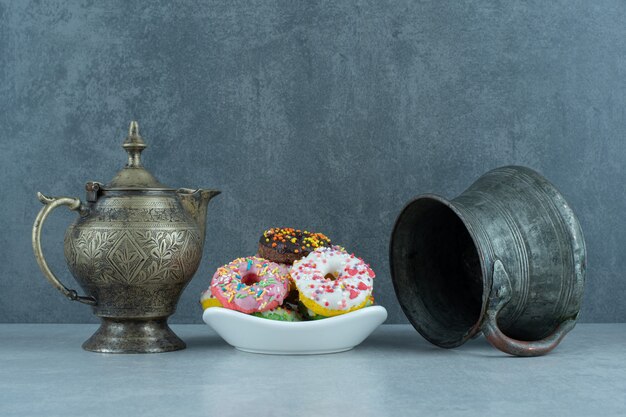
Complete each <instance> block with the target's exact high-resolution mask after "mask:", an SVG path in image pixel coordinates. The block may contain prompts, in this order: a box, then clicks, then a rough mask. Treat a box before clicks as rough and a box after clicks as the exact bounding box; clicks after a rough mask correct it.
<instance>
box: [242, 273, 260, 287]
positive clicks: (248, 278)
mask: <svg viewBox="0 0 626 417" xmlns="http://www.w3.org/2000/svg"><path fill="white" fill-rule="evenodd" d="M259 281H261V277H259V276H258V275H257V274H255V273H254V272H249V273H247V274H246V275H244V276H243V277H241V283H242V284H244V285H254V284H256V283H257V282H259Z"/></svg>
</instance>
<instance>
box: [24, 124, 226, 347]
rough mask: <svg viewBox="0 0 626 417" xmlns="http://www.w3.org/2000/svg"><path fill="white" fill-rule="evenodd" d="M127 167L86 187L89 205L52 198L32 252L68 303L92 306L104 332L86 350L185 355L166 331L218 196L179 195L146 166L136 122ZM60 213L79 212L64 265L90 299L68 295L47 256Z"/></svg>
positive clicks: (209, 193)
mask: <svg viewBox="0 0 626 417" xmlns="http://www.w3.org/2000/svg"><path fill="white" fill-rule="evenodd" d="M123 147H124V149H125V150H126V152H127V153H128V163H127V164H126V167H125V168H123V169H122V170H121V171H119V172H118V173H117V175H116V176H115V178H113V180H112V181H111V182H110V183H108V184H106V185H102V184H100V183H97V182H88V183H87V185H86V189H87V201H86V202H85V203H83V202H81V201H80V200H79V199H78V198H69V197H46V196H44V195H43V194H41V193H38V197H39V200H40V201H41V202H42V203H43V204H44V207H43V208H42V209H41V211H40V212H39V215H38V216H37V218H36V220H35V224H34V226H33V235H32V239H33V250H34V251H35V258H36V259H37V262H38V263H39V266H40V267H41V270H42V271H43V273H44V275H45V277H46V278H47V279H48V281H50V282H51V283H52V285H53V286H54V287H55V288H57V289H58V290H59V291H61V292H62V293H63V294H64V295H65V296H66V297H67V298H69V299H70V300H73V301H79V302H81V303H84V304H89V305H91V306H92V308H93V312H94V314H95V315H96V316H98V317H100V318H101V320H102V324H101V326H100V328H99V329H98V330H97V331H96V333H95V334H94V335H93V336H91V338H89V339H88V340H87V341H86V342H85V343H84V344H83V348H84V349H86V350H90V351H95V352H110V353H148V352H167V351H172V350H178V349H184V348H185V343H184V342H183V341H182V340H181V339H180V338H178V336H176V334H174V332H172V330H171V329H170V328H169V327H168V325H167V317H168V316H170V315H172V314H173V313H174V311H175V309H176V304H177V302H178V299H179V297H180V294H181V293H182V291H183V289H184V288H185V286H186V285H187V283H189V281H190V280H191V278H192V277H193V275H194V273H195V272H196V270H197V268H198V265H199V264H200V259H201V257H202V248H203V246H204V234H205V223H206V213H207V205H208V203H209V201H210V200H211V198H213V197H215V196H216V195H217V194H219V193H220V192H219V191H217V190H201V189H198V190H191V189H186V188H180V189H174V188H169V187H166V186H164V185H163V184H161V183H159V182H158V181H157V180H156V179H155V178H154V177H153V176H152V174H150V173H149V172H148V171H147V170H146V169H145V168H144V167H143V166H142V164H141V152H142V151H143V150H144V149H145V148H146V144H145V143H144V141H143V139H142V138H141V136H140V135H139V130H138V125H137V122H131V124H130V130H129V134H128V137H127V138H126V140H125V141H124V144H123ZM59 206H67V207H69V209H70V210H74V211H76V212H78V215H79V216H78V218H77V219H76V221H75V222H74V223H73V224H72V225H70V226H69V227H68V229H67V231H66V233H65V245H64V251H65V259H66V261H67V264H68V266H69V269H70V271H71V272H72V275H73V276H74V278H75V279H76V281H78V283H79V284H80V286H81V287H82V288H83V290H84V291H85V292H86V293H87V295H84V296H83V295H78V294H77V292H76V291H75V290H71V289H68V288H67V287H66V286H64V285H63V284H62V283H61V282H60V281H59V279H58V278H57V277H56V276H55V275H54V274H53V273H52V271H51V270H50V268H49V267H48V264H47V263H46V260H45V259H44V256H43V253H42V251H41V242H40V236H41V227H42V225H43V222H44V221H45V219H46V217H48V214H50V212H51V211H52V210H54V209H55V208H57V207H59Z"/></svg>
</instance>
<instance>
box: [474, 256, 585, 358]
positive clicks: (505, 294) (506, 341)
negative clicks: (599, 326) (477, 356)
mask: <svg viewBox="0 0 626 417" xmlns="http://www.w3.org/2000/svg"><path fill="white" fill-rule="evenodd" d="M510 300H511V281H510V279H509V276H508V274H507V272H506V269H505V268H504V265H503V264H502V261H500V260H499V259H496V261H495V262H494V264H493V283H492V287H491V292H490V294H489V301H488V304H487V313H486V314H485V320H484V322H483V325H482V331H483V334H484V335H485V337H486V338H487V340H488V341H489V343H491V344H492V345H493V346H494V347H495V348H497V349H499V350H501V351H502V352H505V353H508V354H510V355H516V356H541V355H545V354H546V353H548V352H550V351H551V350H552V349H554V348H555V347H556V346H557V345H558V344H559V343H560V342H561V340H562V339H563V338H564V337H565V335H566V334H567V333H568V332H569V331H570V330H572V329H573V328H574V326H575V325H576V318H577V317H574V318H569V319H566V320H565V321H563V323H561V324H560V325H559V326H558V327H557V328H556V330H554V332H552V334H550V335H549V336H547V337H546V338H544V339H541V340H534V341H523V340H516V339H512V338H510V337H508V336H507V335H505V334H504V333H502V331H501V330H500V328H499V327H498V314H499V313H500V311H501V310H502V308H504V306H505V305H507V303H508V302H509V301H510Z"/></svg>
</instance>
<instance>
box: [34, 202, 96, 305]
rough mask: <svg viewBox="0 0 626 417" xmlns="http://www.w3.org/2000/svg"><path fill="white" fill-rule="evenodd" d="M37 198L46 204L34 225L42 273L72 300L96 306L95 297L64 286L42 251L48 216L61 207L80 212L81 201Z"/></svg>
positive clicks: (37, 253)
mask: <svg viewBox="0 0 626 417" xmlns="http://www.w3.org/2000/svg"><path fill="white" fill-rule="evenodd" d="M37 198H38V199H39V201H41V202H42V203H43V204H44V206H43V208H42V209H41V210H40V211H39V214H38V215H37V218H36V219H35V224H34V225H33V251H34V252H35V259H37V263H38V264H39V267H40V268H41V271H42V272H43V274H44V276H45V277H46V279H47V280H48V281H50V283H51V284H52V286H54V288H56V289H57V290H59V291H61V292H62V293H63V295H65V296H66V297H67V298H69V299H70V300H72V301H78V302H81V303H83V304H88V305H92V306H93V305H96V299H95V298H94V297H91V296H84V295H78V293H77V292H76V291H75V290H71V289H69V288H67V287H66V286H65V285H63V284H62V283H61V281H59V279H58V278H57V277H56V276H55V275H54V274H53V273H52V271H51V270H50V268H49V267H48V263H47V262H46V260H45V258H44V256H43V252H42V251H41V227H42V226H43V222H44V221H45V220H46V217H48V214H50V212H52V210H54V209H55V208H57V207H59V206H68V208H69V209H70V210H74V211H78V210H80V207H81V202H80V200H79V199H78V198H70V197H47V196H45V195H43V194H41V193H37Z"/></svg>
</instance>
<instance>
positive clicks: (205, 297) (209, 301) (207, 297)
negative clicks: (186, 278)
mask: <svg viewBox="0 0 626 417" xmlns="http://www.w3.org/2000/svg"><path fill="white" fill-rule="evenodd" d="M200 304H202V309H203V310H206V309H207V308H209V307H224V306H223V305H222V303H220V300H218V299H217V298H215V297H214V296H213V294H211V290H210V289H208V290H206V291H204V292H203V293H202V296H201V297H200Z"/></svg>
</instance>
